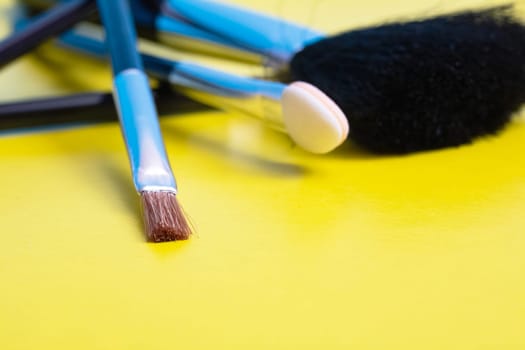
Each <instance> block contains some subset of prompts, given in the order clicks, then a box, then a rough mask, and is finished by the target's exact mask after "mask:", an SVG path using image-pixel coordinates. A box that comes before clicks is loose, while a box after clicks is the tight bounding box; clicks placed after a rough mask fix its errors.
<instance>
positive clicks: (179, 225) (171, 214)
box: [140, 191, 192, 242]
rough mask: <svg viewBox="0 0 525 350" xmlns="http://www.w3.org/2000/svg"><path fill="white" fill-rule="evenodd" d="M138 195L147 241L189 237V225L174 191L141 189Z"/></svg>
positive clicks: (176, 239) (166, 240)
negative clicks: (140, 201)
mask: <svg viewBox="0 0 525 350" xmlns="http://www.w3.org/2000/svg"><path fill="white" fill-rule="evenodd" d="M140 197H141V199H142V208H143V211H144V224H145V227H146V234H147V236H148V241H150V242H169V241H180V240H185V239H188V238H189V237H190V235H191V233H192V232H191V227H190V225H189V223H188V220H187V219H186V217H185V215H184V211H183V210H182V208H181V206H180V204H179V202H177V196H176V194H175V193H174V192H169V191H143V192H141V193H140Z"/></svg>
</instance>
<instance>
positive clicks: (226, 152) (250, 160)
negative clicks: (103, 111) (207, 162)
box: [162, 125, 310, 177]
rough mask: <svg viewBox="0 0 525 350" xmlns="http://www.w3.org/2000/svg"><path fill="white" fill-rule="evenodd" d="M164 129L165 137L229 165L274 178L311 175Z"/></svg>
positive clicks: (296, 167) (193, 135)
mask: <svg viewBox="0 0 525 350" xmlns="http://www.w3.org/2000/svg"><path fill="white" fill-rule="evenodd" d="M162 129H163V131H164V133H165V135H167V136H168V137H174V138H177V139H184V141H185V142H186V143H188V144H191V145H192V146H194V147H196V148H199V149H201V150H204V151H206V152H208V153H211V154H214V155H217V156H221V157H222V158H225V159H227V160H229V161H230V162H229V164H233V165H236V164H238V163H240V164H244V165H248V166H249V167H250V168H254V169H257V170H260V171H263V172H265V173H268V174H271V175H274V176H286V177H299V176H305V175H307V174H308V173H310V169H308V168H306V167H305V166H303V165H297V164H290V163H285V162H279V161H274V160H269V159H266V158H263V157H260V156H258V155H255V154H253V153H248V152H245V151H242V150H240V149H237V148H233V147H229V146H228V145H226V144H224V143H221V142H218V141H215V140H211V139H209V138H206V137H204V136H202V135H198V134H196V133H190V132H187V131H185V130H183V129H181V128H177V127H174V126H172V125H162ZM243 169H246V167H243Z"/></svg>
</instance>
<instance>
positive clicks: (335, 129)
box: [61, 25, 348, 153]
mask: <svg viewBox="0 0 525 350" xmlns="http://www.w3.org/2000/svg"><path fill="white" fill-rule="evenodd" d="M95 28H96V27H95V26H94V25H82V26H79V27H76V28H75V29H74V30H72V31H70V32H68V33H66V34H64V35H63V36H62V37H61V43H62V45H66V46H68V47H72V48H75V49H77V50H82V51H84V52H86V53H89V54H93V55H96V56H103V55H104V53H105V51H106V49H105V47H104V45H103V44H102V42H101V41H100V39H97V35H96V34H97V33H96V30H95ZM142 59H143V63H144V66H145V68H146V70H147V71H148V73H150V74H151V75H152V76H154V77H155V78H157V79H160V80H163V81H167V82H169V83H171V84H172V85H173V86H174V87H175V88H176V89H177V91H179V92H181V93H182V94H185V95H187V96H189V97H191V98H193V99H195V100H197V101H200V102H202V103H205V104H209V105H211V106H214V107H217V108H221V109H226V110H234V111H240V112H242V113H243V114H246V115H251V116H254V117H256V118H259V119H262V120H263V121H264V122H265V123H266V124H268V125H270V126H272V127H273V128H274V129H276V130H279V131H282V132H285V133H286V134H288V135H289V136H290V137H291V139H292V140H293V141H294V142H295V143H296V144H297V145H299V146H300V147H301V148H303V149H305V150H307V151H309V152H312V153H327V152H329V151H331V150H333V149H334V148H336V147H337V146H339V145H340V144H341V143H342V142H344V140H346V137H347V135H348V122H347V120H346V118H345V116H344V114H343V113H342V112H341V110H340V109H339V107H338V106H337V105H336V104H335V103H334V102H333V101H332V100H331V99H330V98H328V97H327V96H326V95H325V94H324V93H323V92H322V91H320V90H319V89H317V88H316V87H314V86H312V85H310V84H307V83H304V82H295V83H292V84H290V85H285V84H282V83H279V82H272V81H266V80H260V79H255V78H246V77H240V76H237V75H234V74H229V73H225V72H221V71H218V70H214V69H211V68H207V67H204V66H200V65H196V64H192V63H187V62H177V61H171V60H168V59H163V58H160V57H154V56H150V55H145V54H143V55H142Z"/></svg>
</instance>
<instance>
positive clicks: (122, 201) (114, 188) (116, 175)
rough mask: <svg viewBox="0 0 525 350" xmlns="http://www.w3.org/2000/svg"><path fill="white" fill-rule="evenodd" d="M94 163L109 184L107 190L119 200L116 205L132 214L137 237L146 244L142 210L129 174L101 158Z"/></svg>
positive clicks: (106, 159) (108, 160)
mask: <svg viewBox="0 0 525 350" xmlns="http://www.w3.org/2000/svg"><path fill="white" fill-rule="evenodd" d="M96 162H97V164H96V165H95V166H97V167H98V168H99V169H100V172H101V173H103V175H104V177H105V178H106V179H107V180H109V181H110V182H111V188H110V189H109V190H110V191H111V192H113V193H114V195H113V196H115V197H117V198H118V199H119V200H118V204H119V205H120V206H122V208H123V209H124V210H126V211H127V212H129V213H131V214H133V215H132V216H133V218H134V219H133V220H134V222H135V225H136V227H137V232H138V233H139V234H140V236H137V237H138V238H140V240H141V241H143V242H145V243H146V242H147V240H146V236H145V235H144V224H143V222H142V208H141V206H140V200H139V197H138V196H137V191H136V189H135V187H134V186H133V184H132V182H131V181H130V175H129V172H124V171H123V170H122V169H120V168H118V167H117V166H116V164H115V163H114V162H113V161H111V160H110V159H108V158H106V157H103V156H101V157H100V158H99V159H97V161H96ZM115 202H117V201H115Z"/></svg>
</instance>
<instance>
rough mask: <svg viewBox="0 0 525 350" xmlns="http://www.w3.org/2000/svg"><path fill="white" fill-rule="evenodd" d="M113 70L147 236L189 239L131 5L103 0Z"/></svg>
mask: <svg viewBox="0 0 525 350" xmlns="http://www.w3.org/2000/svg"><path fill="white" fill-rule="evenodd" d="M97 4H98V9H99V13H100V16H101V18H102V23H103V24H104V28H105V32H106V43H107V46H108V50H109V53H110V57H111V65H112V69H113V77H114V78H113V79H114V80H113V81H114V85H113V86H114V87H113V94H114V98H115V102H116V105H117V109H118V114H119V119H120V123H121V127H122V132H123V135H124V140H125V142H126V147H127V150H128V155H129V160H130V163H131V168H132V173H133V180H134V184H135V188H136V189H137V192H138V193H139V194H140V197H141V203H142V208H143V212H144V223H145V228H146V234H147V236H148V240H150V241H153V242H164V241H173V240H184V239H188V238H189V236H190V234H191V228H190V226H189V224H188V221H187V219H186V217H185V214H184V212H183V210H182V208H181V206H180V204H179V203H178V201H177V197H176V195H177V193H178V190H177V185H176V182H175V177H174V176H173V173H172V171H171V167H170V165H169V162H168V158H167V155H166V151H165V148H164V144H163V140H162V135H161V131H160V126H159V122H158V117H157V112H156V110H155V105H154V102H153V97H152V93H151V89H150V86H149V82H148V79H147V77H146V75H145V73H144V72H143V70H142V63H141V60H140V57H139V55H138V53H137V49H136V45H137V43H136V35H135V29H134V27H133V20H132V15H131V11H130V9H129V4H128V3H127V2H126V1H124V0H111V1H108V0H98V1H97Z"/></svg>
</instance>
